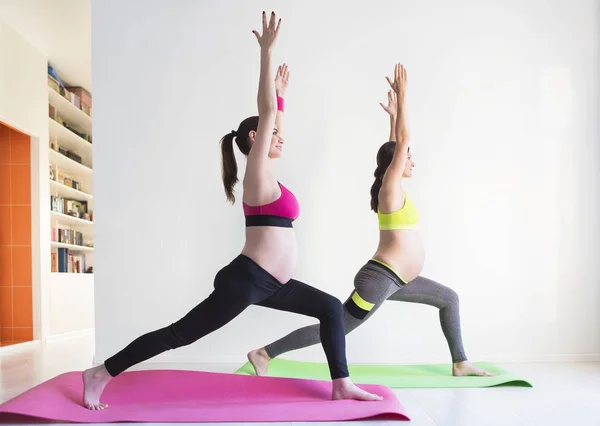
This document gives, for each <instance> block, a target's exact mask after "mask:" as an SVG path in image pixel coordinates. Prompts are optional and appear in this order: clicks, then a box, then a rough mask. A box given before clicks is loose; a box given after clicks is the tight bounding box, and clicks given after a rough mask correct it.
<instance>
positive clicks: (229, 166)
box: [220, 115, 258, 204]
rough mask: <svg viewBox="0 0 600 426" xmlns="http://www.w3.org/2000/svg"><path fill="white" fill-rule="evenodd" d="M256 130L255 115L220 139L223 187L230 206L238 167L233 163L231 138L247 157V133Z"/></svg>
mask: <svg viewBox="0 0 600 426" xmlns="http://www.w3.org/2000/svg"><path fill="white" fill-rule="evenodd" d="M257 128H258V116H257V115H255V116H252V117H248V118H246V119H245V120H244V121H242V122H241V123H240V125H239V127H238V129H237V131H235V130H232V131H231V132H230V133H228V134H226V135H225V136H223V138H222V139H221V142H220V143H221V154H222V155H223V168H222V175H223V186H224V187H225V195H226V196H227V201H230V202H231V204H233V203H235V195H233V194H234V191H233V187H234V186H235V184H236V183H237V182H238V177H237V172H238V167H237V162H236V161H235V154H234V152H233V138H235V143H236V144H237V146H238V148H239V149H240V151H241V153H242V154H244V155H248V154H249V153H250V137H249V133H250V131H252V130H254V131H256V129H257Z"/></svg>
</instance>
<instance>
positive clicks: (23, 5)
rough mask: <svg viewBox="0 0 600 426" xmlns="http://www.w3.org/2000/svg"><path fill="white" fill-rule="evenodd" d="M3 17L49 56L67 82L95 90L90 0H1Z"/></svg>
mask: <svg viewBox="0 0 600 426" xmlns="http://www.w3.org/2000/svg"><path fill="white" fill-rule="evenodd" d="M0 20H2V21H4V22H5V23H6V24H8V25H10V26H11V27H13V28H14V29H15V30H17V31H18V32H19V33H20V34H21V35H22V36H23V37H24V38H25V39H26V40H27V41H29V43H31V44H32V45H33V46H35V47H36V48H37V49H38V50H39V51H40V52H42V53H43V54H44V55H45V56H46V57H48V61H49V63H50V65H52V67H53V68H54V69H55V70H56V72H57V73H58V75H59V77H60V78H61V79H62V80H63V81H64V82H65V83H67V84H68V85H69V86H82V87H84V88H85V89H86V90H88V91H90V92H92V63H91V59H92V55H91V16H90V0H0Z"/></svg>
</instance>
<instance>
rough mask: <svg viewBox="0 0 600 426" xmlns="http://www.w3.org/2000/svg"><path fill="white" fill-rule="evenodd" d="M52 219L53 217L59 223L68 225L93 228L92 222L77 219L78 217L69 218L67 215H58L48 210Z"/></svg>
mask: <svg viewBox="0 0 600 426" xmlns="http://www.w3.org/2000/svg"><path fill="white" fill-rule="evenodd" d="M50 214H51V215H52V217H55V218H56V219H57V220H58V221H59V222H62V223H68V224H70V225H78V226H88V227H90V228H91V227H93V226H94V222H91V221H89V220H85V219H79V218H78V217H73V216H69V215H68V214H63V213H58V212H55V211H52V210H50Z"/></svg>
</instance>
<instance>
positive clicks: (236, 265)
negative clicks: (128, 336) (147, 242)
mask: <svg viewBox="0 0 600 426" xmlns="http://www.w3.org/2000/svg"><path fill="white" fill-rule="evenodd" d="M280 23H281V20H279V22H278V21H277V19H276V17H275V14H274V13H272V14H271V18H270V22H269V23H268V24H267V18H266V15H265V13H264V12H263V34H262V36H261V35H259V34H258V32H257V31H254V34H255V36H256V38H257V40H258V43H259V45H260V48H261V56H260V59H261V61H260V81H259V89H258V112H259V116H258V117H249V118H247V119H245V120H244V121H242V122H241V123H240V125H239V127H238V130H237V131H232V132H231V133H229V134H228V135H226V136H225V137H223V139H222V140H221V147H222V154H223V184H224V186H225V192H226V194H227V199H228V200H229V201H231V202H232V203H233V202H235V196H234V193H233V187H234V185H235V184H236V183H237V181H238V178H237V164H236V161H235V156H234V153H233V140H234V138H235V142H236V144H237V146H238V148H239V149H240V151H241V152H242V153H243V154H244V155H246V156H247V167H246V173H245V176H244V180H243V189H244V194H243V201H242V204H243V209H244V215H245V218H246V219H245V220H246V244H245V245H244V248H243V250H242V252H241V254H240V255H239V256H237V257H236V258H235V259H233V261H232V262H231V263H230V264H229V265H227V266H225V267H224V268H222V269H221V270H220V271H219V272H218V273H217V275H216V277H215V281H214V291H213V292H212V293H211V294H210V295H209V296H208V297H207V298H206V299H205V300H203V301H202V302H201V303H200V304H198V305H197V306H196V307H195V308H193V309H192V310H191V311H190V312H188V313H187V314H186V315H185V316H183V317H182V318H181V319H179V320H178V321H176V322H174V323H172V324H170V325H169V326H166V327H164V328H161V329H158V330H155V331H151V332H149V333H146V334H144V335H142V336H140V337H138V338H137V339H135V340H134V341H133V342H131V343H130V344H129V345H127V346H126V347H125V348H124V349H123V350H121V351H120V352H118V353H116V354H115V355H113V356H112V357H110V358H108V359H107V360H106V361H105V362H104V364H102V365H100V366H97V367H93V368H90V369H88V370H86V371H84V373H83V382H84V395H83V396H84V398H83V399H84V401H83V404H84V406H85V407H87V408H88V409H91V410H102V409H104V408H106V407H107V405H106V404H103V403H101V402H100V396H101V394H102V391H103V390H104V387H105V386H106V384H107V383H108V382H109V381H110V380H111V379H112V378H113V377H115V376H117V375H118V374H120V373H122V372H123V371H125V370H126V369H128V368H129V367H131V366H133V365H135V364H138V363H140V362H142V361H145V360H147V359H149V358H152V357H154V356H156V355H158V354H160V353H162V352H165V351H167V350H170V349H175V348H178V347H181V346H185V345H189V344H191V343H193V342H195V341H197V340H198V339H200V338H202V337H204V336H206V335H207V334H209V333H212V332H213V331H215V330H217V329H219V328H221V327H223V326H224V325H225V324H227V323H228V322H230V321H231V320H232V319H234V318H235V317H237V316H238V315H239V314H240V313H242V312H243V311H244V310H245V309H246V308H247V307H248V306H250V305H260V306H264V307H268V308H272V309H277V310H281V311H287V312H295V313H298V314H302V315H307V316H310V317H314V318H317V319H318V320H319V321H320V338H321V342H322V345H323V349H324V350H325V354H326V357H327V361H328V363H329V370H330V372H331V378H332V379H333V389H332V398H333V399H359V400H370V401H374V400H380V399H381V397H380V396H378V395H373V394H371V393H368V392H366V391H364V390H362V389H360V388H358V387H357V386H356V385H354V384H353V383H352V382H351V380H350V377H349V374H348V366H347V363H346V340H345V334H344V322H343V310H342V303H341V301H340V300H338V299H337V298H335V297H333V296H331V295H329V294H327V293H324V292H323V291H321V290H317V289H315V288H313V287H311V286H309V285H307V284H304V283H302V282H300V281H297V280H294V279H293V278H292V276H293V274H294V272H295V269H296V257H297V243H296V236H295V233H294V228H293V225H292V222H293V221H294V220H295V219H297V218H298V214H299V211H300V209H299V206H298V202H297V200H296V197H294V195H293V194H292V193H291V192H290V191H289V190H288V189H286V188H285V187H284V186H283V185H282V184H280V183H279V182H278V181H277V180H276V179H275V175H274V171H273V166H274V161H273V160H274V159H276V158H279V157H280V156H281V152H282V147H283V139H282V137H281V121H282V116H283V91H284V90H285V88H286V87H287V79H288V75H289V74H288V72H287V67H285V66H284V67H280V68H279V70H278V73H277V76H276V78H275V82H274V79H273V78H272V74H271V53H272V50H273V46H274V44H275V41H276V39H277V36H278V33H279V26H280ZM276 86H277V88H276Z"/></svg>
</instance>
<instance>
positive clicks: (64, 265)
mask: <svg viewBox="0 0 600 426" xmlns="http://www.w3.org/2000/svg"><path fill="white" fill-rule="evenodd" d="M51 259H52V264H51V266H50V270H51V271H52V272H69V273H76V274H82V273H86V272H88V271H87V270H86V266H85V255H84V254H79V253H77V254H75V253H71V252H70V251H69V249H68V248H63V247H59V248H58V249H57V251H56V253H55V252H52V256H51Z"/></svg>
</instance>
